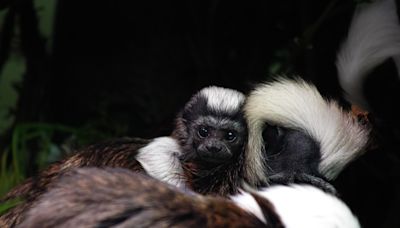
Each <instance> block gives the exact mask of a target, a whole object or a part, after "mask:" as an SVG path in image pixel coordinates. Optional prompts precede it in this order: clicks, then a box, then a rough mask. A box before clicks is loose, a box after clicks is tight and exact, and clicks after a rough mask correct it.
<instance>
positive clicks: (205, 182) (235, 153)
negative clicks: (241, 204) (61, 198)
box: [0, 86, 247, 227]
mask: <svg viewBox="0 0 400 228" xmlns="http://www.w3.org/2000/svg"><path fill="white" fill-rule="evenodd" d="M244 99H245V96H244V95H243V94H242V93H240V92H238V91H236V90H231V89H226V88H221V87H215V86H211V87H206V88H204V89H202V90H200V91H199V92H198V93H197V94H195V95H194V96H193V97H192V98H191V99H190V101H189V102H188V103H187V104H186V105H185V107H184V109H183V110H182V111H181V112H180V114H179V115H178V118H177V120H176V128H175V130H174V132H173V134H172V136H170V137H160V138H156V139H153V140H141V139H127V138H125V139H118V140H115V141H112V142H106V143H100V144H96V145H92V146H89V147H87V148H84V149H82V150H80V151H77V152H76V153H75V155H73V156H71V157H68V158H66V159H64V160H62V161H60V162H56V163H54V164H52V165H50V166H49V167H48V168H47V169H45V170H44V171H42V172H40V173H39V175H38V176H36V177H32V178H30V179H28V180H27V181H25V182H24V183H22V184H21V185H19V186H17V187H16V188H14V189H13V190H11V191H10V192H9V193H8V194H7V195H6V196H5V198H4V199H3V201H5V200H7V199H11V198H15V197H20V198H22V200H23V202H22V203H20V204H18V205H17V206H16V207H14V208H12V209H10V210H9V211H8V212H7V213H5V214H4V215H2V216H0V226H1V227H8V226H12V225H13V224H18V222H19V219H20V217H21V216H22V214H23V213H24V211H26V209H27V208H29V207H30V205H31V204H32V202H34V201H35V200H36V199H37V197H38V196H40V195H41V194H42V193H43V192H45V191H46V189H47V188H48V187H49V186H50V185H51V184H52V183H53V182H54V181H56V180H57V179H58V178H59V176H60V175H62V174H64V173H66V172H68V171H70V170H71V169H73V168H77V167H84V166H96V167H121V168H127V169H130V170H133V171H137V172H143V173H146V174H148V175H150V176H152V177H154V178H156V179H159V180H162V181H165V182H167V183H170V184H172V185H175V186H178V187H182V188H186V187H188V188H190V189H192V190H193V191H195V192H199V193H203V194H215V195H223V196H225V195H228V194H233V193H236V192H237V191H238V188H239V185H240V184H241V176H242V174H241V172H242V167H243V160H244V155H243V151H244V147H245V142H246V139H247V132H246V123H245V121H244V118H243V115H242V105H243V103H244Z"/></svg>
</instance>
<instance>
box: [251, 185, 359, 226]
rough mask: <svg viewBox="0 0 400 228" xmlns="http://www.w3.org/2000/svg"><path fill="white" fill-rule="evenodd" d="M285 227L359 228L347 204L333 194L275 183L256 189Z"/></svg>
mask: <svg viewBox="0 0 400 228" xmlns="http://www.w3.org/2000/svg"><path fill="white" fill-rule="evenodd" d="M258 194H259V195H260V196H262V197H264V198H266V199H268V200H269V201H270V202H271V203H272V204H273V205H274V208H275V211H276V212H277V214H278V215H279V216H280V218H281V220H282V222H283V224H284V225H285V227H286V228H321V227H324V228H337V227H340V228H359V227H361V226H360V223H359V221H358V219H357V217H356V216H355V215H354V214H353V213H352V212H351V210H350V209H349V207H348V206H347V205H346V204H345V203H344V202H343V201H341V200H340V199H338V198H337V197H335V196H334V195H331V194H328V193H326V192H323V191H322V190H320V189H319V188H316V187H314V186H311V185H291V186H283V185H276V186H272V187H269V188H265V189H263V190H260V191H259V192H258Z"/></svg>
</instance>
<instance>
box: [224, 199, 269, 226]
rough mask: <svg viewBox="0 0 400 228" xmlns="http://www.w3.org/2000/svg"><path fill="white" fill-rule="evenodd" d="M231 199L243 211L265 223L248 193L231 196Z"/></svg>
mask: <svg viewBox="0 0 400 228" xmlns="http://www.w3.org/2000/svg"><path fill="white" fill-rule="evenodd" d="M231 199H232V201H234V202H235V203H236V204H237V205H238V206H239V207H241V208H242V209H243V210H245V211H247V212H249V213H251V214H253V215H255V216H256V217H257V218H258V219H260V220H261V221H263V222H264V223H266V222H267V221H266V219H265V217H264V214H263V213H262V210H261V208H260V206H259V205H258V203H257V201H256V200H255V199H254V197H253V196H252V195H250V194H249V193H247V192H242V193H240V194H238V195H235V196H231Z"/></svg>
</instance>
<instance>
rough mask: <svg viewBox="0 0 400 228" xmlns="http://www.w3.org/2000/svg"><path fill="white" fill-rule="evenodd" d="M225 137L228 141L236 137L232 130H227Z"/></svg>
mask: <svg viewBox="0 0 400 228" xmlns="http://www.w3.org/2000/svg"><path fill="white" fill-rule="evenodd" d="M225 139H226V140H228V141H230V142H233V141H235V139H236V133H235V132H233V131H228V132H226V135H225Z"/></svg>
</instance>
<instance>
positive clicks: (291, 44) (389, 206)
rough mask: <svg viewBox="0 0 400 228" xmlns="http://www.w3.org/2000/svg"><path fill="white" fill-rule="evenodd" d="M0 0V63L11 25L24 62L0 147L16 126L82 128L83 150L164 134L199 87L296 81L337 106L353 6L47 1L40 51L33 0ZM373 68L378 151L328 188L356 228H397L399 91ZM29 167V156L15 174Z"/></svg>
mask: <svg viewBox="0 0 400 228" xmlns="http://www.w3.org/2000/svg"><path fill="white" fill-rule="evenodd" d="M0 3H1V4H0V7H1V9H2V10H8V17H5V20H4V22H3V27H2V30H3V31H2V33H1V39H0V41H1V43H0V47H1V48H0V52H1V53H0V67H1V66H2V64H4V60H6V59H7V58H8V48H9V45H10V42H8V41H9V40H10V36H12V35H10V32H9V31H10V29H9V28H10V27H14V28H15V27H18V28H19V29H20V37H21V38H20V43H19V45H20V48H21V52H22V53H23V55H24V56H25V58H26V64H27V70H26V73H25V74H24V75H23V80H22V82H21V84H19V85H18V86H17V90H18V93H19V100H18V103H17V106H16V108H15V110H10V113H11V114H12V115H13V116H14V117H15V118H14V122H13V125H12V126H11V127H10V129H9V130H8V131H7V132H5V133H4V134H3V135H2V137H1V144H0V145H1V146H2V148H5V147H7V146H9V145H10V141H11V138H12V134H13V130H14V129H15V127H16V126H17V125H18V124H20V123H25V122H33V123H35V122H38V123H56V124H61V125H65V126H70V127H73V128H76V129H80V132H81V135H82V132H83V135H85V134H84V132H85V131H86V130H87V132H97V133H100V134H95V136H94V137H92V138H90V140H87V141H85V142H86V143H89V142H95V141H98V140H103V139H106V138H111V137H121V136H137V137H144V138H152V137H156V136H160V135H167V134H169V133H170V131H171V127H172V123H173V119H174V116H175V115H176V113H177V112H178V111H179V109H180V108H181V107H182V106H183V104H184V103H185V102H186V101H187V100H188V99H189V97H190V96H191V95H192V94H193V93H195V92H196V91H197V90H199V89H201V88H202V87H204V86H207V85H219V86H224V87H229V88H234V89H237V90H240V91H242V92H244V93H247V92H248V91H249V90H250V89H251V88H252V87H253V86H254V84H255V83H258V82H262V81H264V80H266V79H268V78H269V77H270V76H271V75H276V74H288V75H300V76H301V77H303V78H305V79H307V80H310V81H312V82H314V83H315V84H316V85H317V87H318V88H319V90H320V91H321V93H322V94H324V95H326V96H328V97H332V98H336V99H339V100H342V101H343V99H342V97H341V96H342V91H341V89H340V86H339V84H338V81H337V78H336V68H335V57H336V56H335V55H336V53H337V51H338V49H339V45H340V43H341V42H342V41H343V40H344V38H345V36H346V32H347V29H348V26H349V23H350V19H351V16H352V14H353V12H354V8H355V6H356V4H357V2H356V1H349V0H332V1H321V0H305V1H299V0H297V1H296V0H281V1H228V0H225V1H223V0H214V1H207V0H202V1H194V0H177V1H165V0H163V1H162V0H148V1H122V0H113V1H107V0H97V1H82V0H58V4H57V8H56V14H55V19H54V33H53V36H52V40H53V42H52V46H51V51H50V52H49V51H48V50H46V49H45V44H46V40H45V39H44V38H43V36H42V35H41V34H40V32H39V30H38V25H37V21H38V20H40V18H39V17H38V15H37V13H36V11H35V9H34V8H33V5H32V1H29V0H20V1H12V0H9V1H1V0H0ZM0 69H1V68H0ZM374 73H375V75H382V74H384V75H387V76H385V77H386V78H384V77H382V76H381V77H379V78H377V76H373V77H371V79H370V80H369V83H368V86H369V87H368V88H369V89H368V91H367V92H368V97H369V98H370V99H371V100H372V102H373V104H374V106H373V107H374V112H373V113H372V115H373V124H374V126H375V127H376V135H377V139H376V143H377V144H376V145H377V146H378V147H375V148H374V149H371V150H370V151H368V152H367V153H366V154H365V155H364V156H363V157H361V158H360V159H359V160H357V161H356V162H355V163H353V164H351V165H350V166H349V167H348V168H347V169H346V170H345V171H344V172H343V173H342V174H341V175H340V176H339V178H338V179H337V181H336V182H335V185H336V186H337V188H338V190H339V193H341V196H342V198H343V199H344V200H345V202H346V203H348V205H349V206H350V208H351V209H352V210H353V211H354V213H355V214H356V215H357V216H358V217H359V219H360V221H361V223H362V224H363V225H364V227H400V218H399V217H400V177H399V175H400V171H399V168H400V167H399V166H400V155H399V142H400V141H399V138H400V137H399V133H398V129H399V126H400V125H399V123H398V120H397V117H398V115H397V114H398V112H396V111H395V108H396V104H397V102H398V97H399V96H398V93H399V88H400V87H398V80H397V78H396V74H395V71H394V70H393V65H392V64H391V63H390V62H387V63H386V64H384V65H383V66H381V67H380V68H379V69H377V71H376V72H374ZM60 135H61V136H60ZM65 138H66V137H65V135H64V134H59V135H55V136H54V141H55V142H56V143H59V144H61V143H62V141H63V140H65ZM29 145H30V150H31V153H30V155H29V158H30V159H28V160H30V161H32V159H33V158H35V156H38V155H37V154H36V153H35V150H34V148H35V144H34V143H30V144H29ZM0 153H1V152H0ZM33 160H34V159H33ZM37 169H38V167H37V165H36V163H33V162H29V161H28V162H27V169H26V175H27V176H30V175H33V174H34V173H35V172H37Z"/></svg>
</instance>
